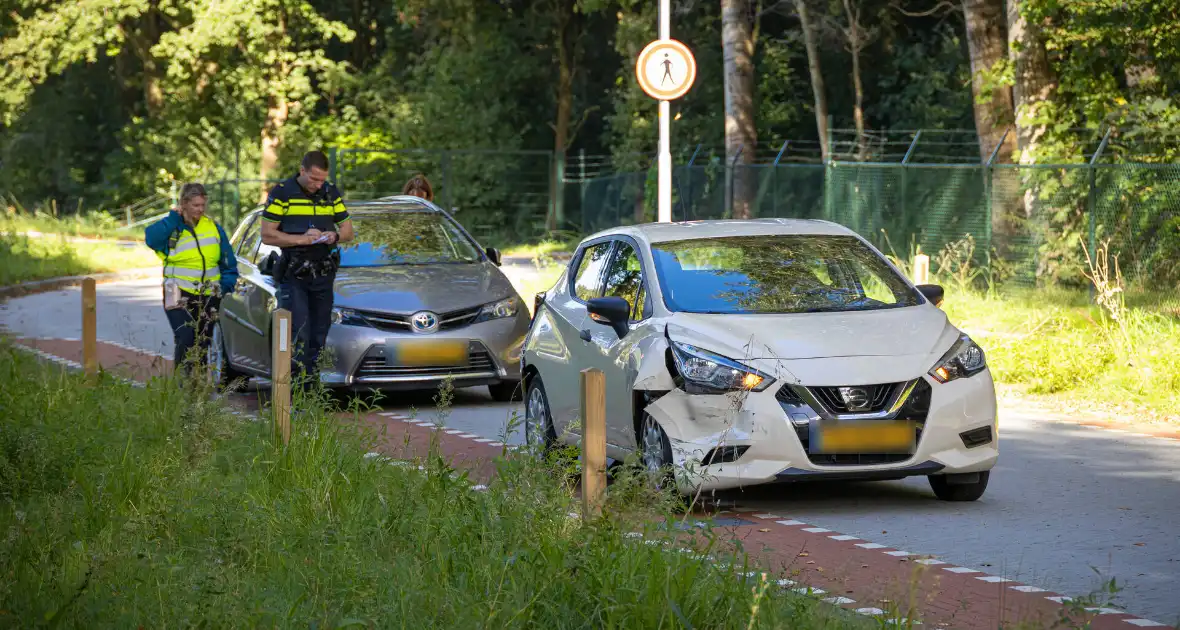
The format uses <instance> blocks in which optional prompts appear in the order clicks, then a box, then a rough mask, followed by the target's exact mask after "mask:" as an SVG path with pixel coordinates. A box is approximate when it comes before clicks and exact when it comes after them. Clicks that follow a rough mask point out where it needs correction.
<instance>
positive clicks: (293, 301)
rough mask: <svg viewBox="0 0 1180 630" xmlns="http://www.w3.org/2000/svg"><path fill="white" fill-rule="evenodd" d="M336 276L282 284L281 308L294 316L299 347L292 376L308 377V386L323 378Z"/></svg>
mask: <svg viewBox="0 0 1180 630" xmlns="http://www.w3.org/2000/svg"><path fill="white" fill-rule="evenodd" d="M335 282H336V278H335V275H328V276H320V277H318V278H305V279H298V278H291V277H290V276H288V277H287V278H284V279H283V282H282V283H280V284H279V308H284V309H287V310H288V311H290V312H291V329H292V332H293V333H294V334H293V335H292V340H293V341H294V344H295V347H294V352H293V353H292V356H291V359H292V360H291V376H292V377H298V376H307V377H309V378H308V379H307V382H306V383H305V385H310V384H311V383H313V382H315V380H316V379H318V377H319V370H318V369H317V363H318V361H319V359H320V353H321V352H322V351H323V349H324V344H325V343H327V341H328V329H329V328H331V326H332V305H333V301H334V299H335V298H334V295H333V285H334V284H335Z"/></svg>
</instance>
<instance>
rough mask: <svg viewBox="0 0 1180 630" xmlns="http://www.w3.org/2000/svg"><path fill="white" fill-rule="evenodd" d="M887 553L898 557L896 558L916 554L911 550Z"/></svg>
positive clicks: (886, 553)
mask: <svg viewBox="0 0 1180 630" xmlns="http://www.w3.org/2000/svg"><path fill="white" fill-rule="evenodd" d="M885 555H887V556H894V557H896V558H904V557H906V556H912V555H914V554H912V553H910V552H908V551H886V552H885Z"/></svg>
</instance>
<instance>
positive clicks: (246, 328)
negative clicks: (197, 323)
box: [222, 212, 271, 375]
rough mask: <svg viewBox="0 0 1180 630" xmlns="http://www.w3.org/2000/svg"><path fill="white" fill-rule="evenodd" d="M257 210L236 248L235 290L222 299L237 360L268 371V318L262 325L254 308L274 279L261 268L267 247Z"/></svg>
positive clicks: (234, 355)
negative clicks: (262, 252) (263, 242)
mask: <svg viewBox="0 0 1180 630" xmlns="http://www.w3.org/2000/svg"><path fill="white" fill-rule="evenodd" d="M258 214H259V213H257V212H256V213H254V215H253V216H252V217H251V220H253V223H252V224H251V225H250V226H249V228H248V229H247V232H246V236H245V238H243V239H242V244H241V247H240V248H239V249H238V251H237V256H238V274H239V275H238V284H237V286H236V287H235V288H234V292H233V294H232V295H231V296H227V298H228V299H227V300H223V304H224V306H223V308H222V313H223V314H224V315H225V316H226V317H225V318H226V320H227V327H230V328H232V333H231V332H229V331H227V332H226V335H227V338H232V341H231V344H232V347H231V348H230V350H229V351H230V353H231V356H232V357H233V361H234V364H235V365H237V366H238V367H241V368H244V369H247V370H250V371H252V372H256V373H258V374H261V375H265V374H267V373H268V370H269V366H270V359H269V350H270V343H269V339H268V337H267V332H268V328H267V326H269V322H268V323H267V324H266V325H264V326H260V325H259V323H258V317H257V315H255V311H256V310H257V308H258V303H259V301H260V300H261V301H262V303H264V304H265V303H266V300H265V296H266V295H267V291H266V287H268V286H270V282H271V279H270V278H269V277H268V276H264V275H262V274H261V273H260V272H259V271H258V260H259V250H260V248H262V247H266V246H265V245H263V244H262V223H261V220H260V219H259V218H258ZM231 335H232V337H231Z"/></svg>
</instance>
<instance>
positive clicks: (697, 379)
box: [672, 341, 774, 393]
mask: <svg viewBox="0 0 1180 630" xmlns="http://www.w3.org/2000/svg"><path fill="white" fill-rule="evenodd" d="M672 357H673V358H674V359H675V361H676V369H677V370H678V371H679V372H680V376H682V377H683V378H684V381H685V384H686V385H693V386H695V387H697V388H700V389H703V390H705V391H706V392H711V393H720V392H729V391H738V390H748V391H754V392H760V391H762V390H764V389H766V388H767V387H769V386H770V384H771V383H773V382H774V379H772V378H770V377H769V376H767V375H765V374H763V373H761V372H759V371H758V370H755V369H753V368H751V367H749V366H746V365H742V364H741V363H738V362H737V361H734V360H733V359H729V358H726V357H723V356H721V355H718V354H713V353H712V352H707V351H705V350H701V349H700V348H697V347H695V346H690V345H688V344H686V343H679V342H675V341H673V342H672ZM686 389H687V388H686ZM689 393H694V392H691V391H690V392H689Z"/></svg>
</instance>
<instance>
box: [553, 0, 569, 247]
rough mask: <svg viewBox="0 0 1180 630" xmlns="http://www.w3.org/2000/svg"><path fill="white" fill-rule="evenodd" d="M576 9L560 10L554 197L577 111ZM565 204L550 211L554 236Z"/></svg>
mask: <svg viewBox="0 0 1180 630" xmlns="http://www.w3.org/2000/svg"><path fill="white" fill-rule="evenodd" d="M573 12H574V6H573V3H572V2H568V3H567V2H562V3H561V6H560V7H559V8H558V10H557V12H556V13H557V29H556V33H557V42H556V49H557V119H556V120H555V121H554V122H553V156H554V158H555V159H554V162H553V167H554V168H553V173H552V174H551V177H552V180H553V186H552V187H550V190H552V191H554V195H559V194H561V186H559V185H558V184H559V183H560V182H558V181H557V178H558V177H560V176H561V174H559V173H558V170H559V168H560V167H561V166H562V165H564V164H565V152H566V151H567V150H569V143H570V140H571V138H570V115H571V114H572V113H573V109H574V67H573V66H574V50H573V47H574V39H575V38H574V35H573V33H571V32H570V30H571V25H572V24H573ZM561 202H562V200H560V199H557V198H556V197H555V198H554V199H553V200H552V203H551V204H550V208H549V220H548V221H546V223H547V224H548V225H547V226H546V227H547V229H548V230H549V232H550V233H553V232H556V231H557V229H558V227H559V226H558V219H559V217H558V216H557V208H558V206H559V204H560V203H561Z"/></svg>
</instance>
